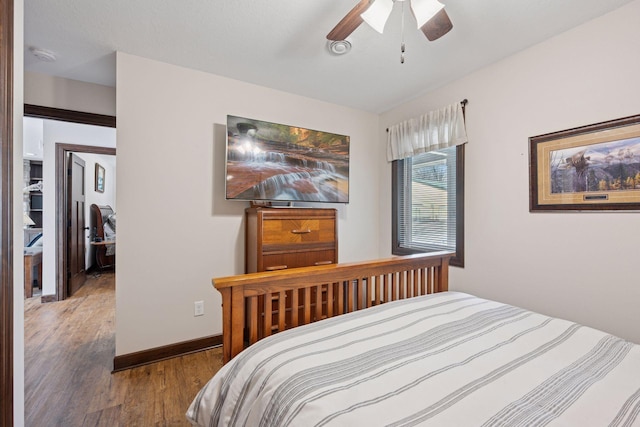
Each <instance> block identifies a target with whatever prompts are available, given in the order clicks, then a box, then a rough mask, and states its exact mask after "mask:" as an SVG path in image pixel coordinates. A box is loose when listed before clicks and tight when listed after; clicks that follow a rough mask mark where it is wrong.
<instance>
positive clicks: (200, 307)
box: [193, 301, 204, 317]
mask: <svg viewBox="0 0 640 427" xmlns="http://www.w3.org/2000/svg"><path fill="white" fill-rule="evenodd" d="M203 315H204V301H196V302H194V303H193V316H194V317H195V316H203Z"/></svg>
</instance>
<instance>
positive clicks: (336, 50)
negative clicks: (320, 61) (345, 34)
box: [327, 40, 351, 55]
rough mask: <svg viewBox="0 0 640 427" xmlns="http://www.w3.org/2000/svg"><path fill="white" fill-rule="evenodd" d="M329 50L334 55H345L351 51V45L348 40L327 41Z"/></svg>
mask: <svg viewBox="0 0 640 427" xmlns="http://www.w3.org/2000/svg"><path fill="white" fill-rule="evenodd" d="M327 48H328V49H329V52H331V53H332V54H334V55H344V54H345V53H349V51H350V50H351V43H349V42H348V41H346V40H327Z"/></svg>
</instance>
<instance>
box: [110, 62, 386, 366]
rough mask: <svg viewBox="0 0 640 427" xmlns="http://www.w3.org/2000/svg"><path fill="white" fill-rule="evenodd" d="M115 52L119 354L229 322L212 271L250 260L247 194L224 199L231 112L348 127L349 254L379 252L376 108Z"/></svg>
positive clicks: (343, 240)
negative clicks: (197, 305)
mask: <svg viewBox="0 0 640 427" xmlns="http://www.w3.org/2000/svg"><path fill="white" fill-rule="evenodd" d="M117 64H118V66H117V81H118V87H117V117H118V128H117V140H118V155H117V161H118V170H117V174H118V188H117V196H116V197H117V204H118V252H117V261H116V262H117V265H118V268H117V270H116V281H117V292H116V294H117V295H116V319H117V321H116V328H117V329H116V354H118V355H121V354H127V353H131V352H134V351H138V350H143V349H148V348H153V347H158V346H162V345H166V344H171V343H176V342H179V341H185V340H189V339H195V338H199V337H204V336H208V335H213V334H220V333H221V332H222V325H221V321H222V319H221V312H220V297H219V294H218V292H217V291H215V290H214V289H213V287H212V285H211V278H213V277H215V276H225V275H231V274H236V273H242V272H243V270H244V228H243V225H244V220H243V217H244V209H245V208H246V207H247V206H248V203H245V202H232V201H226V200H225V199H224V158H225V138H226V130H225V124H226V115H227V114H231V115H239V116H244V117H251V118H256V119H261V120H266V121H272V122H276V123H285V124H292V125H296V126H301V127H307V128H310V129H319V130H324V131H328V132H334V133H339V134H344V135H349V136H350V137H351V159H352V163H351V165H350V166H351V170H350V179H351V182H350V185H351V194H350V203H349V204H348V205H336V206H334V207H336V208H337V209H338V216H339V259H340V261H342V262H345V261H354V260H362V259H373V258H376V257H377V256H378V233H377V230H378V214H377V209H378V191H377V190H378V188H377V185H376V183H377V181H378V171H377V170H376V167H375V166H376V165H377V164H378V163H379V159H378V155H377V150H376V148H377V140H376V138H377V129H378V116H377V115H375V114H371V113H366V112H362V111H357V110H353V109H349V108H346V107H341V106H338V105H332V104H328V103H325V102H320V101H316V100H313V99H309V98H304V97H300V96H297V95H292V94H288V93H284V92H280V91H276V90H271V89H267V88H264V87H260V86H256V85H252V84H247V83H243V82H240V81H236V80H231V79H228V78H223V77H219V76H216V75H212V74H206V73H203V72H199V71H194V70H189V69H185V68H180V67H177V66H173V65H168V64H164V63H160V62H156V61H151V60H147V59H144V58H140V57H136V56H131V55H128V54H123V53H119V54H118V57H117ZM199 300H203V301H204V303H205V315H204V316H202V317H194V316H193V311H194V301H199Z"/></svg>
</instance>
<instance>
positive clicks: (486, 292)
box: [379, 1, 640, 343]
mask: <svg viewBox="0 0 640 427" xmlns="http://www.w3.org/2000/svg"><path fill="white" fill-rule="evenodd" d="M639 20H640V1H634V2H631V3H629V4H628V5H626V6H624V7H622V8H621V9H619V10H617V11H614V12H612V13H610V14H608V15H605V16H602V17H600V18H597V19H595V20H593V21H591V22H589V23H586V24H584V25H582V26H580V27H577V28H575V29H573V30H571V31H568V32H566V33H564V34H562V35H560V36H557V37H555V38H553V39H550V40H548V41H546V42H544V43H541V44H539V45H536V46H534V47H532V48H530V49H527V50H525V51H523V52H521V53H519V54H517V55H514V56H512V57H509V58H507V59H505V60H503V61H501V62H499V63H497V64H495V65H492V66H489V67H487V68H485V69H482V70H480V71H478V72H475V73H473V74H471V75H469V76H468V77H466V78H463V79H461V80H459V81H457V82H455V83H453V84H451V85H448V86H446V87H444V88H442V89H440V90H436V91H434V92H431V93H429V94H426V95H424V96H422V97H420V98H418V99H416V100H414V101H412V102H408V103H406V104H404V105H402V106H400V107H398V108H395V109H393V110H391V111H389V112H387V113H385V114H383V115H382V116H381V118H380V128H379V139H380V141H381V142H382V141H384V140H385V135H384V128H386V127H387V126H389V125H391V124H394V123H396V122H398V121H401V120H403V119H406V118H409V117H413V116H416V115H419V114H422V113H424V112H426V111H429V110H432V109H434V108H438V107H440V106H442V105H446V104H449V103H453V102H457V101H460V100H462V99H463V98H468V99H469V104H468V106H467V130H468V135H469V143H468V146H467V151H466V162H467V163H466V181H465V187H466V188H465V196H466V198H465V202H466V211H465V218H466V223H465V232H466V259H465V262H466V265H465V268H464V269H458V268H453V269H452V273H451V288H452V289H454V290H461V291H466V292H471V293H474V294H477V295H480V296H484V297H489V298H493V299H496V300H500V301H504V302H507V303H512V304H516V305H520V306H523V307H527V308H530V309H534V310H537V311H540V312H544V313H547V314H550V315H553V316H557V317H562V318H568V319H571V320H574V321H578V322H580V323H583V324H587V325H590V326H594V327H596V328H600V329H603V330H605V331H608V332H611V333H614V334H617V335H620V336H622V337H624V338H627V339H630V340H633V341H635V342H638V343H640V328H638V325H640V310H638V301H640V286H638V273H637V252H638V238H639V237H640V221H639V219H640V218H639V216H638V215H639V214H638V213H535V214H534V213H529V177H528V173H529V158H528V149H529V144H528V138H529V137H531V136H536V135H540V134H544V133H549V132H555V131H560V130H564V129H569V128H574V127H578V126H583V125H588V124H591V123H597V122H602V121H606V120H611V119H616V118H620V117H626V116H631V115H634V114H639V113H640V97H638V94H640V79H638V70H640V55H639V52H640V44H638V40H640V26H638V21H639ZM383 145H384V144H383V143H381V147H380V150H379V151H380V153H381V156H382V153H384V152H385V148H384V147H383ZM380 167H381V170H382V171H384V173H382V174H381V181H380V185H381V190H382V191H381V197H380V212H381V217H380V223H381V224H382V225H383V227H382V230H384V231H383V233H382V234H381V236H380V243H381V247H380V251H381V255H385V254H388V253H389V252H390V248H391V231H390V229H389V227H388V226H386V225H387V224H390V223H391V210H390V207H389V205H388V204H387V202H388V201H389V200H390V197H391V195H390V194H391V173H390V171H391V167H390V166H389V165H388V164H386V163H385V161H384V160H381V163H380Z"/></svg>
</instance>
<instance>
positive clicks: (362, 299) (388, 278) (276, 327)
mask: <svg viewBox="0 0 640 427" xmlns="http://www.w3.org/2000/svg"><path fill="white" fill-rule="evenodd" d="M454 255H455V254H454V253H451V252H435V253H430V254H426V255H424V254H421V255H409V256H402V257H394V258H388V259H382V260H375V261H367V262H357V263H350V264H335V265H322V266H315V267H302V268H292V269H289V270H279V271H269V272H261V273H251V274H242V275H238V276H231V277H221V278H216V279H213V285H214V286H215V288H216V289H217V290H218V291H220V293H221V294H222V319H223V323H222V335H223V357H224V362H225V363H226V362H228V361H229V360H231V359H232V358H233V357H234V356H235V355H236V354H238V353H240V352H241V351H242V350H243V349H244V348H245V347H246V346H247V345H251V344H253V343H255V342H256V341H258V340H259V339H262V338H265V337H267V336H269V335H272V334H273V333H276V332H279V331H282V330H285V329H290V328H295V327H296V326H299V325H304V324H307V323H310V322H314V321H317V320H322V319H325V318H328V317H333V316H337V315H341V314H345V313H349V312H352V311H355V310H360V309H363V308H367V307H371V306H374V305H378V304H382V303H385V302H388V301H394V300H398V299H404V298H410V297H414V296H419V295H425V294H430V293H435V292H443V291H446V290H448V277H449V259H450V258H451V257H453V256H454Z"/></svg>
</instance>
